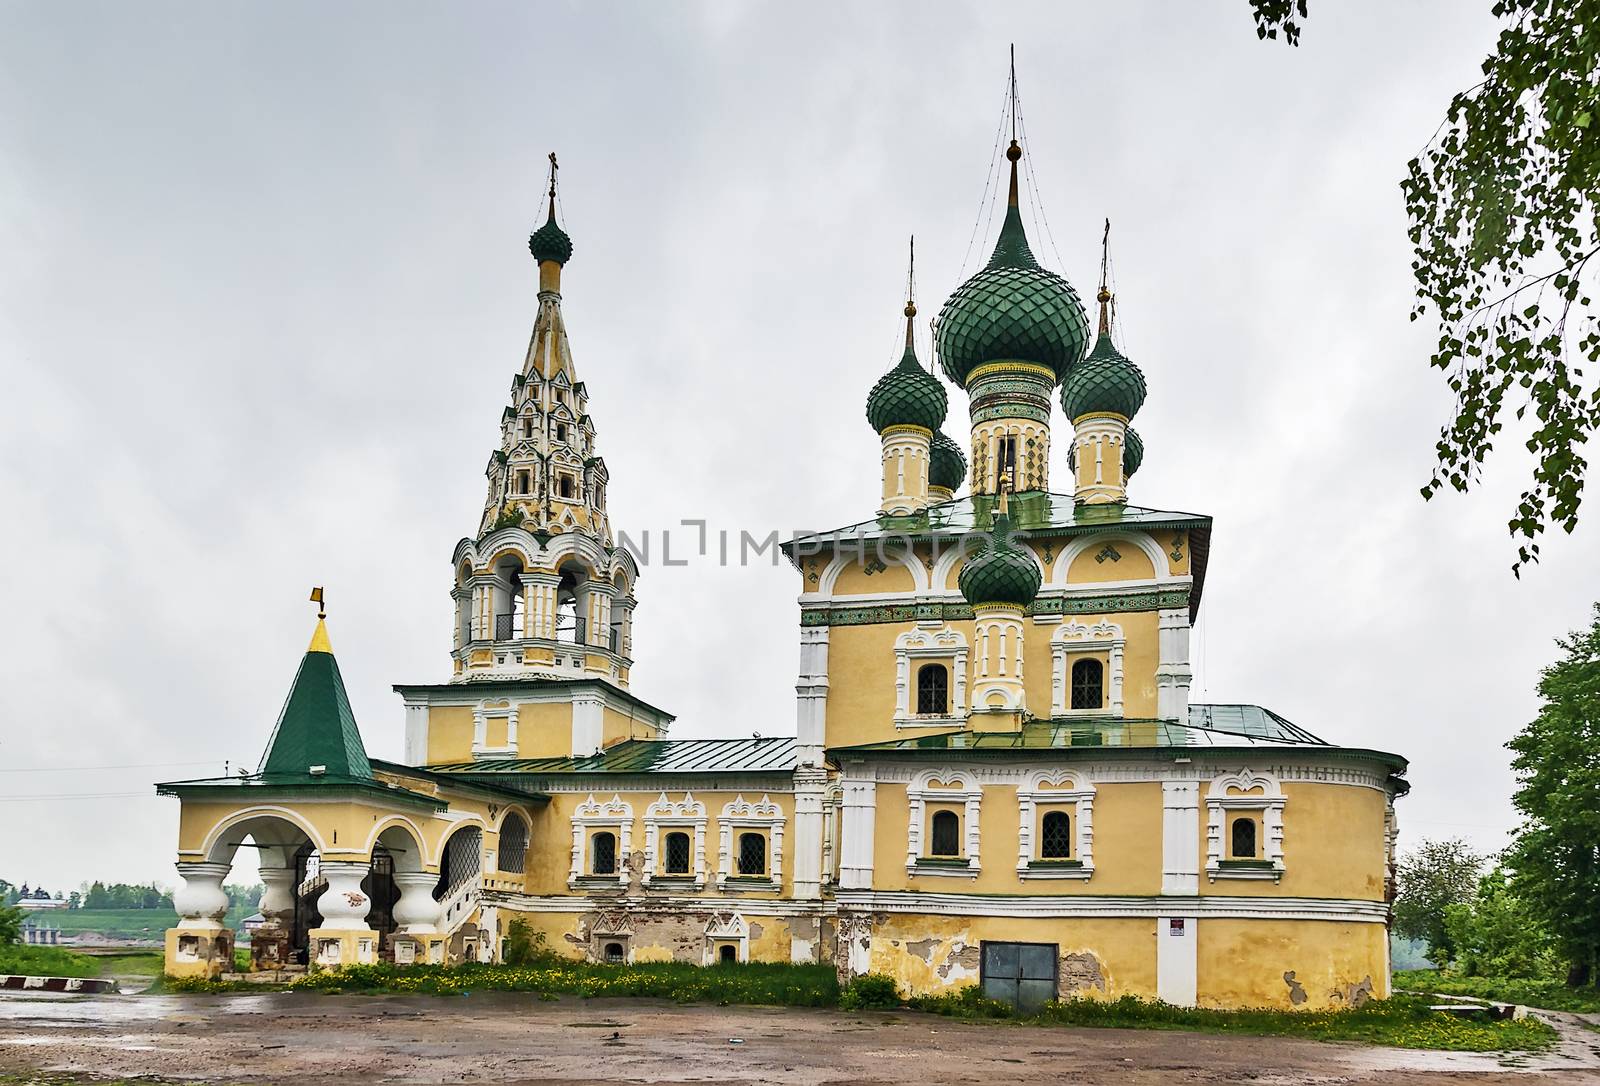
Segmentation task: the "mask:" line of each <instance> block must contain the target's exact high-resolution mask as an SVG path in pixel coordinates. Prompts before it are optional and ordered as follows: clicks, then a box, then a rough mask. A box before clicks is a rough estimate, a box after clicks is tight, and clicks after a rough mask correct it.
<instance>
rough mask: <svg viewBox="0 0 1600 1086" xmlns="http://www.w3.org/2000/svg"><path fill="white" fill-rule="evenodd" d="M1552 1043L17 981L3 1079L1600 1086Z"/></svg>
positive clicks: (1574, 1045) (6, 1014)
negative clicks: (1475, 1043)
mask: <svg viewBox="0 0 1600 1086" xmlns="http://www.w3.org/2000/svg"><path fill="white" fill-rule="evenodd" d="M1564 1034H1565V1035H1566V1038H1567V1039H1566V1041H1565V1042H1564V1043H1563V1045H1562V1047H1561V1049H1560V1050H1559V1051H1557V1052H1554V1053H1550V1054H1548V1055H1542V1056H1538V1057H1531V1058H1530V1057H1500V1056H1485V1055H1472V1054H1462V1053H1432V1052H1403V1051H1396V1050H1392V1049H1376V1048H1366V1047H1361V1046H1356V1045H1344V1044H1325V1043H1318V1042H1313V1041H1295V1040H1284V1039H1280V1038H1255V1037H1221V1036H1213V1035H1204V1034H1188V1033H1174V1032H1149V1031H1134V1030H1092V1029H1081V1030H1080V1029H1058V1028H1055V1029H1046V1028H1038V1027H1025V1026H1012V1025H1007V1024H1004V1023H981V1022H961V1021H952V1020H949V1019H944V1018H938V1017H933V1016H928V1015H921V1014H916V1013H911V1012H883V1013H871V1014H845V1013H841V1012H835V1011H819V1010H799V1009H792V1010H780V1009H769V1008H757V1007H703V1006H696V1007H679V1006H674V1005H672V1004H668V1003H660V1002H654V1001H643V1000H596V1001H587V1002H586V1001H583V1000H578V999H563V1000H557V1001H553V1002H545V1001H541V1000H539V999H537V998H536V997H532V996H528V995H521V994H514V993H474V994H472V995H469V996H461V997H453V998H442V997H441V998H435V997H425V996H423V997H418V996H370V997H362V996H342V997H341V996H328V995H322V994H318V993H310V992H299V993H287V992H285V993H263V994H261V995H234V996H136V995H122V996H92V997H82V996H78V997H65V996H41V995H23V994H17V995H13V996H0V1076H3V1075H4V1074H6V1073H12V1074H15V1073H18V1072H26V1071H37V1070H51V1071H64V1072H77V1073H83V1074H85V1075H93V1076H96V1077H99V1076H105V1077H113V1078H116V1077H134V1076H152V1077H155V1078H159V1079H189V1080H196V1081H202V1082H219V1083H230V1082H237V1083H273V1084H286V1086H313V1084H323V1083H335V1082H337V1083H351V1082H372V1083H377V1082H408V1083H410V1082H415V1083H444V1082H496V1083H562V1084H573V1086H576V1084H580V1083H616V1082H639V1083H679V1082H697V1083H719V1084H743V1083H749V1084H757V1083H760V1084H766V1083H901V1082H915V1083H984V1084H996V1083H1006V1084H1013V1083H1014V1084H1019V1086H1032V1084H1036V1083H1037V1084H1043V1083H1052V1084H1053V1083H1116V1084H1118V1086H1144V1084H1152V1086H1153V1084H1156V1083H1161V1084H1163V1086H1166V1084H1171V1083H1206V1082H1230V1083H1236V1082H1254V1083H1270V1084H1273V1086H1291V1084H1300V1083H1330V1084H1331V1083H1338V1084H1341V1086H1342V1084H1349V1083H1369V1082H1370V1083H1380V1082H1381V1083H1394V1082H1402V1081H1405V1082H1430V1083H1448V1082H1463V1083H1465V1082H1471V1083H1473V1084H1475V1086H1488V1084H1491V1083H1513V1082H1514V1083H1522V1084H1531V1083H1535V1082H1562V1083H1566V1082H1573V1083H1576V1082H1596V1083H1600V1054H1597V1050H1600V1033H1595V1032H1591V1031H1588V1030H1585V1029H1583V1028H1582V1027H1581V1026H1579V1025H1578V1024H1577V1023H1576V1022H1573V1021H1570V1020H1569V1021H1568V1022H1567V1023H1566V1027H1565V1029H1564Z"/></svg>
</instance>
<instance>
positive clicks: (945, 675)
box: [917, 664, 950, 716]
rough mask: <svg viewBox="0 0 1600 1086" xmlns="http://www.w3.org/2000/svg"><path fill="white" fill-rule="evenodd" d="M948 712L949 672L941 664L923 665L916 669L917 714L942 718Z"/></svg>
mask: <svg viewBox="0 0 1600 1086" xmlns="http://www.w3.org/2000/svg"><path fill="white" fill-rule="evenodd" d="M949 711H950V670H949V669H948V668H946V667H945V666H944V665H943V664H923V665H922V666H921V667H920V668H918V669H917V712H918V713H919V714H920V715H922V716H944V715H946V714H947V713H949Z"/></svg>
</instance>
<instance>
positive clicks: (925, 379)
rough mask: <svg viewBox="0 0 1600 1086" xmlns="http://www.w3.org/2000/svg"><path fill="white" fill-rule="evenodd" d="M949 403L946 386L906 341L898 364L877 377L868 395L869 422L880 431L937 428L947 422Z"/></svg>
mask: <svg viewBox="0 0 1600 1086" xmlns="http://www.w3.org/2000/svg"><path fill="white" fill-rule="evenodd" d="M949 406H950V402H949V399H948V397H947V396H946V395H945V391H944V385H943V384H942V383H940V381H939V379H938V378H937V377H935V376H934V375H933V374H931V373H929V372H928V371H927V370H925V369H923V368H922V364H921V363H920V362H918V361H917V353H916V350H915V348H913V347H912V346H911V344H909V343H907V344H906V353H905V354H904V355H902V356H901V358H900V363H899V365H897V366H895V368H894V369H892V370H890V371H889V372H888V373H886V374H884V375H883V376H882V377H880V378H878V383H877V384H875V385H873V386H872V391H871V392H870V393H868V394H867V421H868V422H869V423H871V424H872V428H873V429H874V430H876V431H878V433H880V434H881V433H883V431H885V430H887V429H888V428H889V427H891V426H920V427H922V428H923V429H924V430H937V429H938V428H939V427H940V426H943V425H944V415H945V411H946V410H948V409H949Z"/></svg>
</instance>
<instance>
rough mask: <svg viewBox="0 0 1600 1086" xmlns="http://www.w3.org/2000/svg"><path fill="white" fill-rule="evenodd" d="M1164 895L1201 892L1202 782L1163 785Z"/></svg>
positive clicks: (1162, 878)
mask: <svg viewBox="0 0 1600 1086" xmlns="http://www.w3.org/2000/svg"><path fill="white" fill-rule="evenodd" d="M1161 892H1162V893H1163V894H1198V893H1199V892H1200V782H1198V781H1166V782H1164V783H1163V784H1162V785H1161Z"/></svg>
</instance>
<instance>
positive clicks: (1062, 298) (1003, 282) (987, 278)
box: [939, 141, 1089, 387]
mask: <svg viewBox="0 0 1600 1086" xmlns="http://www.w3.org/2000/svg"><path fill="white" fill-rule="evenodd" d="M1006 155H1007V157H1008V158H1010V159H1011V199H1010V206H1008V207H1007V208H1006V220H1005V225H1003V226H1002V227H1001V228H1000V239H999V241H998V242H997V243H996V244H995V247H994V255H993V256H991V257H990V258H989V263H988V264H987V265H985V266H984V268H983V270H982V271H980V272H978V273H977V274H976V275H974V276H973V277H972V278H971V279H968V280H967V281H966V282H965V283H963V284H961V286H959V287H957V288H956V292H955V293H954V294H952V295H950V298H949V300H948V301H946V302H945V303H944V309H943V310H942V311H941V312H940V314H939V357H940V358H941V359H942V360H943V363H944V372H945V375H946V376H947V377H949V378H950V380H952V381H954V382H955V383H956V384H958V385H961V386H963V387H965V386H966V383H967V376H968V375H969V374H970V373H971V372H972V371H973V370H975V369H977V368H978V367H979V366H981V365H983V364H984V363H985V362H1007V361H1009V362H1033V363H1036V364H1038V365H1041V366H1045V367H1047V368H1049V369H1050V370H1051V371H1052V372H1053V373H1054V374H1055V379H1056V381H1057V382H1060V381H1061V379H1062V378H1064V377H1066V375H1067V372H1068V371H1069V370H1070V369H1071V368H1072V367H1073V365H1074V364H1076V363H1077V361H1078V359H1080V358H1082V357H1083V349H1084V346H1085V344H1087V343H1088V341H1089V321H1088V318H1087V317H1086V316H1085V314H1084V311H1083V303H1082V302H1081V301H1079V300H1078V294H1077V292H1076V291H1074V290H1073V289H1072V285H1071V284H1070V283H1068V282H1067V281H1066V280H1065V279H1063V278H1061V276H1059V275H1057V274H1056V273H1055V272H1052V271H1048V270H1046V269H1045V268H1042V267H1040V266H1039V262H1038V261H1037V260H1035V259H1034V257H1033V251H1032V250H1031V249H1029V248H1028V238H1027V234H1026V233H1025V232H1024V230H1023V228H1022V213H1021V211H1020V210H1019V209H1018V207H1017V180H1016V178H1017V174H1016V170H1017V159H1018V158H1020V157H1022V149H1021V148H1020V147H1018V146H1017V144H1016V142H1015V141H1013V142H1012V144H1011V148H1010V150H1008V151H1007V152H1006Z"/></svg>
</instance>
